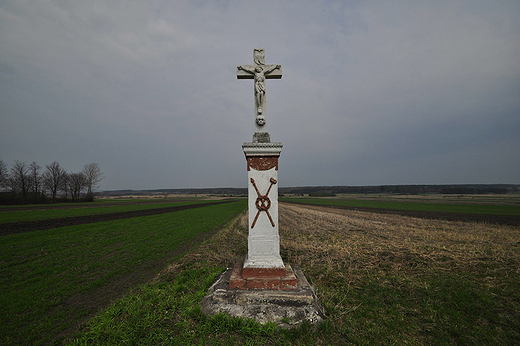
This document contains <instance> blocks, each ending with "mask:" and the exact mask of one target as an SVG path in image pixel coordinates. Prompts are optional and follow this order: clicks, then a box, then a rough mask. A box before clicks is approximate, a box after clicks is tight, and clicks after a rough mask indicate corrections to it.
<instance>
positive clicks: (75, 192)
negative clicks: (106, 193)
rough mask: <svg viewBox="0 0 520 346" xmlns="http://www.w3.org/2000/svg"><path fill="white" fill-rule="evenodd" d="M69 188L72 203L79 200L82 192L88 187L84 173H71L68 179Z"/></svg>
mask: <svg viewBox="0 0 520 346" xmlns="http://www.w3.org/2000/svg"><path fill="white" fill-rule="evenodd" d="M67 187H68V190H69V192H70V196H71V198H72V202H74V201H77V200H79V198H80V196H81V192H82V191H83V190H85V188H86V187H87V178H86V177H85V175H84V174H83V173H71V174H69V176H68V179H67Z"/></svg>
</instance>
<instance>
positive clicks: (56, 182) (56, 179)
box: [43, 161, 67, 202]
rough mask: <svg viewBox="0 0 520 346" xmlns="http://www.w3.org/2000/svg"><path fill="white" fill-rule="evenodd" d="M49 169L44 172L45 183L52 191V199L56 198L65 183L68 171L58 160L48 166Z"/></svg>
mask: <svg viewBox="0 0 520 346" xmlns="http://www.w3.org/2000/svg"><path fill="white" fill-rule="evenodd" d="M46 168H47V170H46V171H45V173H43V184H44V185H45V187H46V188H47V189H49V190H50V191H51V194H52V201H53V202H54V201H55V200H56V194H57V192H58V191H59V190H60V189H61V187H62V186H63V184H64V183H65V180H66V177H67V172H66V171H65V169H63V168H62V167H61V166H60V164H59V163H58V162H56V161H54V162H53V163H51V164H50V165H47V166H46Z"/></svg>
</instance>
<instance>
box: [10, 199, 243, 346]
mask: <svg viewBox="0 0 520 346" xmlns="http://www.w3.org/2000/svg"><path fill="white" fill-rule="evenodd" d="M245 207H246V203H245V201H238V202H234V203H226V204H220V205H213V206H207V207H203V208H197V209H190V210H184V211H178V212H174V213H167V214H161V215H154V216H146V217H137V218H131V219H124V220H116V221H110V222H99V223H94V224H88V225H78V226H71V227H62V228H55V229H49V230H45V231H36V232H27V233H21V234H15V235H8V236H3V237H1V238H0V239H1V244H0V316H1V317H0V336H1V339H0V344H2V345H21V344H26V345H37V344H41V343H48V342H50V341H52V340H53V339H54V338H55V337H56V336H57V335H59V334H60V333H61V332H62V331H64V330H66V329H68V328H73V327H74V325H75V323H78V321H80V320H81V318H84V317H85V316H88V315H89V314H91V313H92V312H95V311H96V309H97V308H98V307H97V306H92V304H90V305H89V304H88V302H86V303H85V304H79V305H78V304H75V302H77V301H81V299H82V298H84V299H87V298H88V297H89V295H92V294H96V292H98V290H101V291H102V292H105V293H106V291H104V290H105V289H110V288H111V284H114V283H116V282H120V281H118V280H122V279H124V278H125V277H127V276H131V275H134V274H136V275H139V274H142V273H144V272H147V271H148V272H149V271H150V270H152V271H153V270H155V271H157V270H160V268H159V269H157V268H156V266H157V263H163V265H165V264H166V262H168V261H173V260H174V259H175V258H177V256H178V255H179V254H180V253H179V252H178V251H181V250H182V247H181V246H182V245H183V244H184V243H186V242H189V241H190V240H191V239H195V237H196V236H199V235H203V234H205V233H207V232H210V231H212V230H215V229H216V228H217V227H219V226H221V225H222V224H223V223H225V222H227V221H229V220H230V218H232V217H234V216H235V215H237V214H238V213H240V212H242V211H243V210H244V209H245ZM127 288H128V287H127ZM114 289H121V288H120V287H119V288H114ZM101 291H100V292H101ZM114 298H116V297H114Z"/></svg>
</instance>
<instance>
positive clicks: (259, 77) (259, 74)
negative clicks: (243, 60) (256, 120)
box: [238, 65, 282, 114]
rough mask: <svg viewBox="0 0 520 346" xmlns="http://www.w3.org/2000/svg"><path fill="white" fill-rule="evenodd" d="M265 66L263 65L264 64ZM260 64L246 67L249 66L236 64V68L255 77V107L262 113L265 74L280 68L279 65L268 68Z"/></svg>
mask: <svg viewBox="0 0 520 346" xmlns="http://www.w3.org/2000/svg"><path fill="white" fill-rule="evenodd" d="M264 66H265V65H264ZM264 66H262V65H256V66H253V67H254V69H253V68H248V67H249V66H238V69H239V70H241V71H244V72H246V73H249V74H252V75H253V76H254V79H255V100H256V109H257V113H258V114H262V105H263V104H264V100H265V75H266V74H269V73H271V72H273V71H274V70H276V69H280V68H281V67H282V66H281V65H275V66H271V67H270V68H265V67H264Z"/></svg>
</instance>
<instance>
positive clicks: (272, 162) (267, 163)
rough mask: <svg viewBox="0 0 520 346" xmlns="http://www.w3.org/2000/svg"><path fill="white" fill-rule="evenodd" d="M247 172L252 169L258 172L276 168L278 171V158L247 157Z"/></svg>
mask: <svg viewBox="0 0 520 346" xmlns="http://www.w3.org/2000/svg"><path fill="white" fill-rule="evenodd" d="M246 159H247V170H248V171H249V170H251V168H253V169H256V170H257V171H267V170H268V169H271V168H275V169H276V170H278V156H247V157H246Z"/></svg>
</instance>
